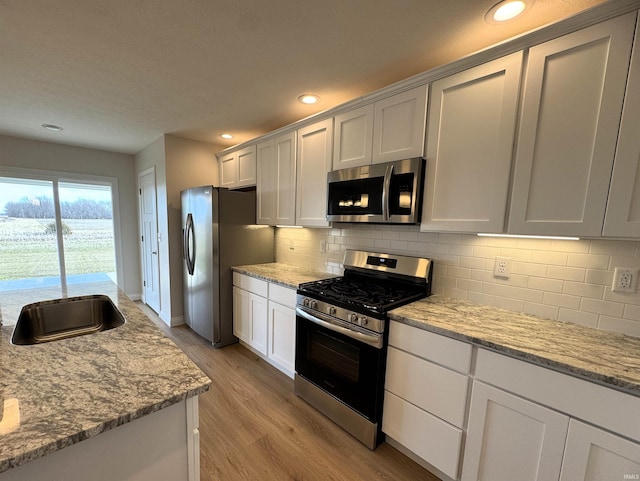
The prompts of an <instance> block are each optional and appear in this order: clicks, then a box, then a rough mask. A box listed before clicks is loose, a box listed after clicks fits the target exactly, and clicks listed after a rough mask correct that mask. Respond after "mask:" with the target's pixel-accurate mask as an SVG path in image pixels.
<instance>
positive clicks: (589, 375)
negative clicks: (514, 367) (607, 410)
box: [389, 296, 640, 396]
mask: <svg viewBox="0 0 640 481" xmlns="http://www.w3.org/2000/svg"><path fill="white" fill-rule="evenodd" d="M389 317H390V318H391V319H393V320H396V321H399V322H403V323H405V324H408V325H411V326H415V327H418V328H421V329H425V330H428V331H432V332H435V333H438V334H442V335H445V336H448V337H451V338H454V339H459V340H461V341H466V342H471V343H474V344H477V345H479V346H482V347H486V348H489V349H492V350H494V351H496V352H499V353H501V354H505V355H509V356H511V357H515V358H518V359H521V360H523V361H527V362H531V363H534V364H538V365H540V366H543V367H548V368H551V369H555V370H557V371H561V372H563V373H565V374H570V375H573V376H577V377H580V378H583V379H587V380H589V381H593V382H597V383H600V384H603V385H605V386H607V387H611V388H614V389H618V390H621V391H625V392H627V393H629V394H633V395H635V396H640V338H635V337H631V336H624V335H622V334H615V333H611V332H607V331H601V330H598V329H593V328H589V327H584V326H580V325H577V324H571V323H567V322H561V321H552V320H549V319H542V318H538V317H534V316H529V315H526V314H521V313H518V312H513V311H508V310H505V309H499V308H496V307H491V306H483V305H477V304H472V303H470V302H467V301H461V300H457V299H451V298H446V297H439V296H432V297H428V298H426V299H423V300H421V301H417V302H413V303H411V304H408V305H406V306H403V307H400V308H398V309H395V310H393V311H391V312H390V313H389Z"/></svg>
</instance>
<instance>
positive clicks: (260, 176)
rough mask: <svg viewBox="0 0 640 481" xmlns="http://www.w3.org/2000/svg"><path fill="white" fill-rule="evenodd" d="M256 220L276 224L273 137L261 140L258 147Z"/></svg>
mask: <svg viewBox="0 0 640 481" xmlns="http://www.w3.org/2000/svg"><path fill="white" fill-rule="evenodd" d="M256 164H257V182H256V222H257V223H258V224H266V225H276V196H277V193H278V192H277V189H278V184H277V179H276V175H277V170H276V150H275V142H274V141H273V139H270V140H267V141H265V142H260V143H259V144H258V145H257V147H256Z"/></svg>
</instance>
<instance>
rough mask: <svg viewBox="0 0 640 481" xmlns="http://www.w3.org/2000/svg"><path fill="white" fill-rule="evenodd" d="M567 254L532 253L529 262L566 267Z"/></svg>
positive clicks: (551, 252) (550, 252)
mask: <svg viewBox="0 0 640 481" xmlns="http://www.w3.org/2000/svg"><path fill="white" fill-rule="evenodd" d="M568 258H569V254H567V253H566V252H553V251H532V252H531V262H535V263H537V264H548V265H554V266H566V265H567V259H568Z"/></svg>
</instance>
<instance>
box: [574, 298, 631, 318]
mask: <svg viewBox="0 0 640 481" xmlns="http://www.w3.org/2000/svg"><path fill="white" fill-rule="evenodd" d="M580 310H581V311H586V312H592V313H594V314H604V315H605V316H613V317H622V313H623V312H624V304H621V303H619V302H610V301H601V300H598V299H588V298H586V297H583V298H582V301H580Z"/></svg>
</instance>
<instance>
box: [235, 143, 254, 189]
mask: <svg viewBox="0 0 640 481" xmlns="http://www.w3.org/2000/svg"><path fill="white" fill-rule="evenodd" d="M237 157H238V160H237V163H238V180H237V182H236V183H235V185H234V187H249V186H252V185H256V146H255V145H250V146H249V147H246V148H244V149H242V150H239V151H238V152H237Z"/></svg>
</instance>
